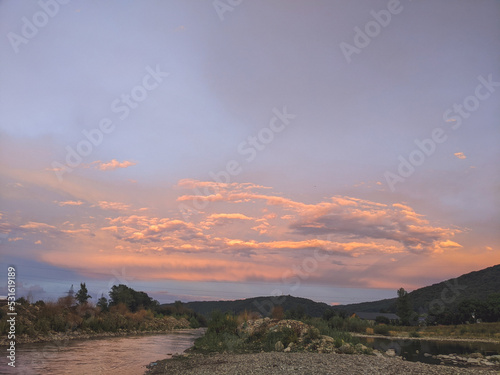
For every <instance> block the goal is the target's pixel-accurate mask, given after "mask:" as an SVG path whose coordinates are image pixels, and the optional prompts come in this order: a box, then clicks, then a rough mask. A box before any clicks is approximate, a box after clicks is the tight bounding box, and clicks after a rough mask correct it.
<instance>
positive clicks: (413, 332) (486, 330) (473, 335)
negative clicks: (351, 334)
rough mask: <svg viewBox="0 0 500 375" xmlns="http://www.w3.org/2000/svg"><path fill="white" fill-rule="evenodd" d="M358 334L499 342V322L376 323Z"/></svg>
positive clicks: (357, 334) (356, 334) (357, 333)
mask: <svg viewBox="0 0 500 375" xmlns="http://www.w3.org/2000/svg"><path fill="white" fill-rule="evenodd" d="M359 335H368V336H370V335H371V336H377V335H378V336H384V337H393V338H396V337H398V338H414V339H418V338H422V339H432V340H453V341H485V342H486V341H487V342H497V343H500V322H496V323H474V324H459V325H448V326H445V325H435V326H426V327H418V326H417V327H414V326H391V325H377V326H375V327H367V328H366V329H365V332H360V331H358V332H356V333H355V336H359Z"/></svg>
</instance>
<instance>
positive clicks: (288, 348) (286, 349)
mask: <svg viewBox="0 0 500 375" xmlns="http://www.w3.org/2000/svg"><path fill="white" fill-rule="evenodd" d="M290 350H292V349H291V348H290V347H289V346H288V347H287V348H285V350H283V351H284V352H285V353H288V352H290Z"/></svg>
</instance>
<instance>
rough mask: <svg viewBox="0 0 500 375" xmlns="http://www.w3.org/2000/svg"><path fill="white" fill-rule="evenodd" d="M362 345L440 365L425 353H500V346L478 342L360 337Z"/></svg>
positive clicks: (415, 360) (408, 359) (438, 361)
mask: <svg viewBox="0 0 500 375" xmlns="http://www.w3.org/2000/svg"><path fill="white" fill-rule="evenodd" d="M359 339H360V341H361V343H363V344H365V345H366V346H369V347H372V348H374V349H377V350H380V351H384V352H385V351H386V350H388V349H394V351H395V352H396V355H398V356H402V357H403V358H404V359H406V360H407V361H412V362H425V363H431V364H438V363H440V360H438V359H434V358H432V357H429V356H425V355H424V354H425V353H428V354H432V355H437V354H452V353H454V354H459V355H460V354H471V353H481V354H483V355H494V354H499V353H500V344H497V343H492V342H476V341H470V342H465V341H439V340H414V339H391V338H373V337H360V338H359Z"/></svg>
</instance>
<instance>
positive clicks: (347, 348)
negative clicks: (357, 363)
mask: <svg viewBox="0 0 500 375" xmlns="http://www.w3.org/2000/svg"><path fill="white" fill-rule="evenodd" d="M339 352H341V353H344V354H354V348H353V347H352V345H351V344H344V345H342V346H341V347H340V348H339Z"/></svg>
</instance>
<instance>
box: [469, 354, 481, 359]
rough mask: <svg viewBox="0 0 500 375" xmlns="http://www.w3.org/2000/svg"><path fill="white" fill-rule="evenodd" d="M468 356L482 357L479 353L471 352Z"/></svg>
mask: <svg viewBox="0 0 500 375" xmlns="http://www.w3.org/2000/svg"><path fill="white" fill-rule="evenodd" d="M469 357H470V358H484V357H483V355H482V354H481V353H472V354H470V355H469Z"/></svg>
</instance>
